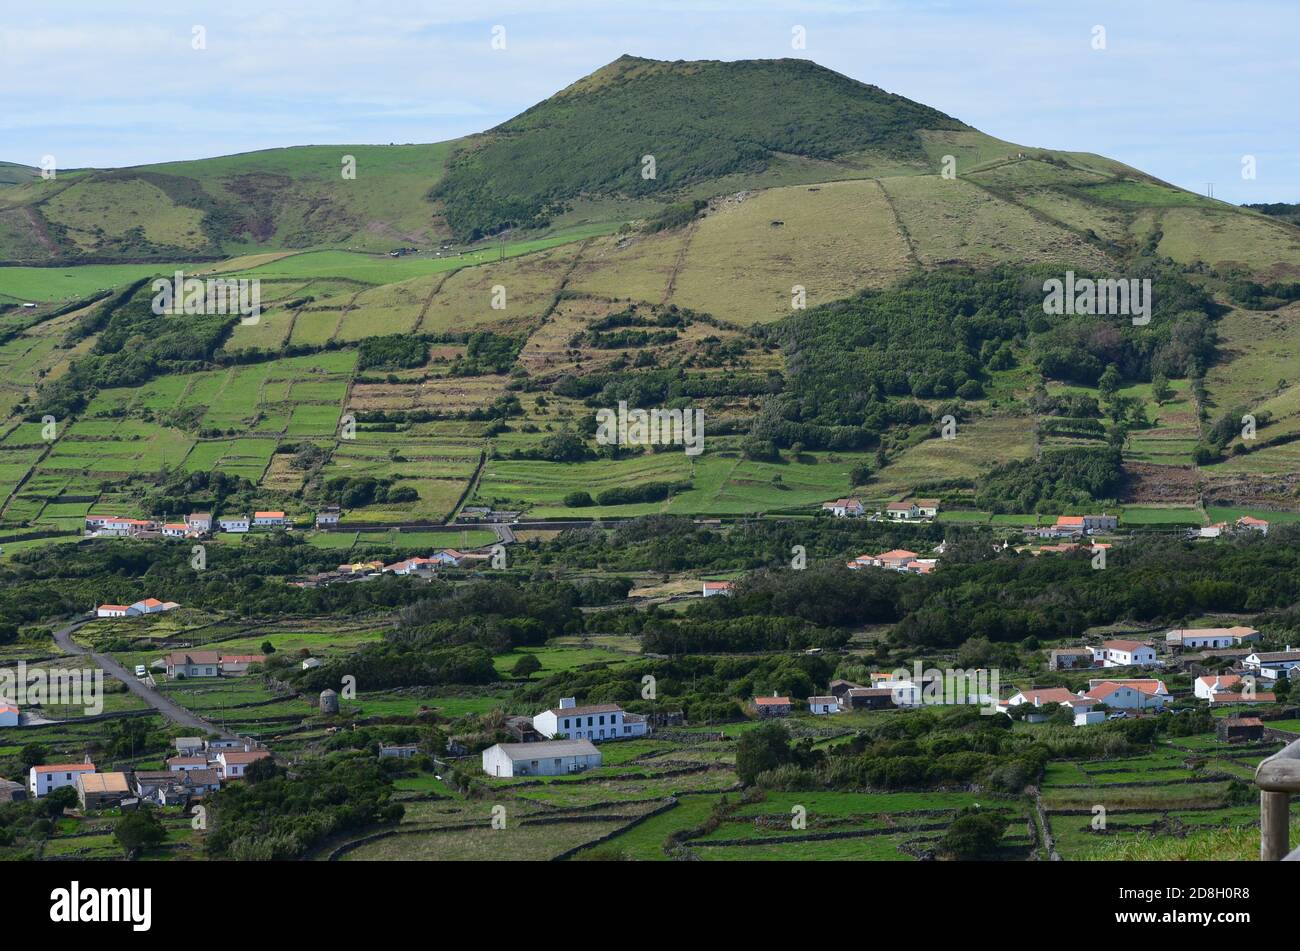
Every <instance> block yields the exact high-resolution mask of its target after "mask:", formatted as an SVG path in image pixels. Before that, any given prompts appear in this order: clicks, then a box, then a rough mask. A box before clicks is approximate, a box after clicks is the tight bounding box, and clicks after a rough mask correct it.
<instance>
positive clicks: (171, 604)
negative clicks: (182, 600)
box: [126, 598, 180, 617]
mask: <svg viewBox="0 0 1300 951" xmlns="http://www.w3.org/2000/svg"><path fill="white" fill-rule="evenodd" d="M178 607H180V605H179V604H177V603H176V602H175V601H159V600H158V599H157V598H145V599H144V600H143V601H137V602H136V603H135V604H132V605H128V606H127V609H126V614H127V617H139V616H140V615H141V614H161V613H162V612H164V611H170V610H171V609H172V608H178Z"/></svg>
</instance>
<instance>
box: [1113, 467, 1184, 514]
mask: <svg viewBox="0 0 1300 951" xmlns="http://www.w3.org/2000/svg"><path fill="white" fill-rule="evenodd" d="M1124 473H1125V475H1127V476H1128V483H1127V485H1126V487H1125V493H1124V501H1125V502H1129V503H1150V502H1169V503H1186V504H1194V503H1195V502H1196V500H1197V499H1198V498H1199V497H1200V476H1199V474H1198V473H1197V471H1196V469H1194V468H1193V467H1191V466H1156V465H1149V464H1147V463H1142V462H1128V463H1125V464H1124Z"/></svg>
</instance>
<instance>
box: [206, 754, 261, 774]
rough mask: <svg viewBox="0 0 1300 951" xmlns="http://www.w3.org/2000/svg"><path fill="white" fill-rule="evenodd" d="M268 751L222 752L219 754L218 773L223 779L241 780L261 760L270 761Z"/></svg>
mask: <svg viewBox="0 0 1300 951" xmlns="http://www.w3.org/2000/svg"><path fill="white" fill-rule="evenodd" d="M270 756H271V754H270V753H268V752H267V751H266V750H254V751H252V752H245V751H244V750H222V751H221V752H220V753H218V754H217V760H216V762H217V773H218V775H219V776H220V777H221V778H222V779H239V778H240V777H242V776H243V775H244V774H245V773H246V772H248V767H250V766H252V765H253V764H254V763H256V762H257V761H258V760H260V759H269V758H270Z"/></svg>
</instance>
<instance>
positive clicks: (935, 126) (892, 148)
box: [434, 56, 969, 238]
mask: <svg viewBox="0 0 1300 951" xmlns="http://www.w3.org/2000/svg"><path fill="white" fill-rule="evenodd" d="M968 128H969V127H968V126H966V125H964V124H962V123H961V122H958V121H957V120H956V119H953V118H952V117H950V116H946V115H944V114H943V113H941V112H939V111H937V110H935V109H931V108H929V107H928V106H923V105H921V104H919V103H916V102H913V101H911V100H910V99H905V98H903V97H902V96H896V95H893V94H891V93H887V92H885V91H884V90H882V89H880V88H878V87H876V86H868V85H866V84H864V83H860V82H857V81H856V80H853V79H849V78H848V77H846V76H842V75H840V74H839V73H835V72H832V71H831V70H829V69H826V68H825V67H822V66H818V65H817V64H815V63H812V62H809V61H808V60H801V59H783V60H747V61H741V62H735V63H723V62H714V61H706V62H673V63H665V62H657V61H655V60H648V59H640V58H638V57H634V56H622V57H620V58H619V59H617V60H615V61H614V62H613V63H610V64H609V65H608V66H605V67H604V68H602V69H599V70H597V71H596V72H594V73H592V74H591V75H590V76H587V77H586V78H584V79H582V80H580V81H578V82H576V83H574V84H573V85H572V86H569V87H568V88H567V89H564V90H562V91H560V92H559V93H556V94H555V95H554V96H552V97H551V98H549V99H547V100H546V101H545V102H541V103H538V104H537V105H536V106H533V108H531V109H529V110H528V111H527V112H524V113H523V114H521V115H519V116H516V117H515V118H513V119H511V120H510V121H509V122H505V123H503V124H501V125H499V126H497V127H496V128H494V129H491V130H490V131H488V132H486V133H484V134H483V135H481V136H475V137H473V138H471V139H470V140H469V141H468V142H466V143H465V145H464V147H463V148H462V149H461V150H460V151H459V152H458V153H457V155H456V156H455V158H454V159H453V160H452V162H451V164H450V167H449V169H448V171H447V174H446V176H445V177H444V178H443V180H442V182H441V183H440V184H439V185H438V187H437V188H436V189H435V190H434V195H435V196H436V197H438V198H440V199H442V200H443V201H444V202H445V203H446V208H447V219H448V222H449V223H450V225H451V226H452V228H453V229H454V230H455V232H456V233H457V234H458V235H460V236H462V237H470V238H474V237H478V236H479V235H481V234H485V233H491V232H494V231H498V230H501V229H503V228H508V227H520V226H523V227H530V226H538V225H543V224H546V223H548V222H549V219H550V218H551V217H553V216H554V215H555V214H557V213H562V212H563V211H564V210H565V209H566V208H567V207H568V205H569V203H570V202H572V201H573V200H574V199H575V198H577V197H578V196H580V195H586V196H604V195H618V196H631V197H637V196H649V195H659V194H665V193H671V192H673V191H676V190H680V189H681V188H682V187H684V186H688V185H693V184H696V183H700V182H705V181H709V180H714V179H719V178H723V177H724V176H728V175H735V174H750V173H758V172H762V171H764V170H766V169H768V168H769V167H771V165H772V163H773V161H774V160H776V159H777V158H778V157H787V158H788V157H792V156H793V157H800V158H805V159H817V160H822V161H827V162H832V161H835V160H838V159H845V158H847V157H850V156H855V157H859V158H861V153H864V152H871V153H873V154H874V156H875V157H878V158H879V157H884V158H889V159H895V160H899V161H920V160H922V159H924V158H925V151H924V143H923V142H922V140H921V138H920V137H919V135H918V132H919V131H920V130H922V129H932V130H949V131H962V130H967V129H968ZM647 156H649V157H652V158H653V162H654V168H653V173H652V172H651V170H650V169H649V166H648V162H647V159H646V157H647Z"/></svg>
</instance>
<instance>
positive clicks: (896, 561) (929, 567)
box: [846, 548, 939, 575]
mask: <svg viewBox="0 0 1300 951" xmlns="http://www.w3.org/2000/svg"><path fill="white" fill-rule="evenodd" d="M938 563H939V562H938V559H936V558H922V557H921V556H920V555H918V554H917V553H916V552H914V551H908V550H907V549H905V548H895V549H893V550H891V551H885V552H881V553H880V554H879V555H859V556H858V557H857V558H854V559H853V560H852V561H850V562H847V563H846V564H847V567H848V568H849V569H850V570H852V571H859V570H861V569H862V568H886V569H888V570H890V571H905V572H908V573H909V574H914V575H928V574H930V573H931V572H932V571H934V569H935V566H936V565H937V564H938Z"/></svg>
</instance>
